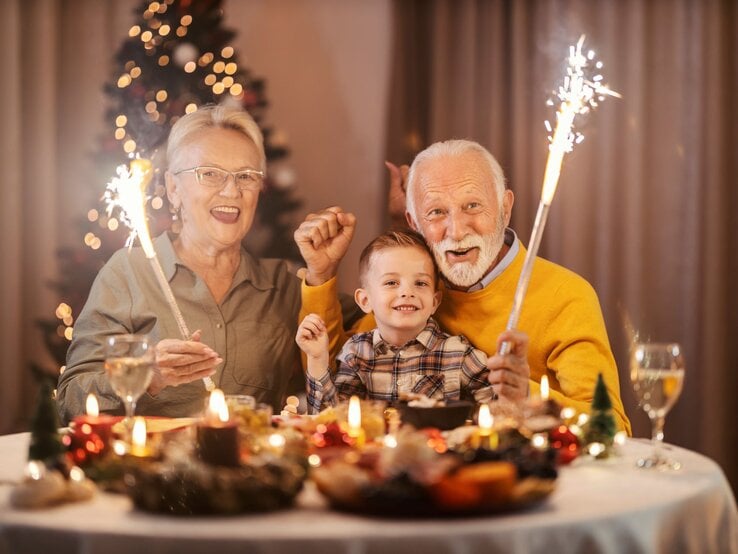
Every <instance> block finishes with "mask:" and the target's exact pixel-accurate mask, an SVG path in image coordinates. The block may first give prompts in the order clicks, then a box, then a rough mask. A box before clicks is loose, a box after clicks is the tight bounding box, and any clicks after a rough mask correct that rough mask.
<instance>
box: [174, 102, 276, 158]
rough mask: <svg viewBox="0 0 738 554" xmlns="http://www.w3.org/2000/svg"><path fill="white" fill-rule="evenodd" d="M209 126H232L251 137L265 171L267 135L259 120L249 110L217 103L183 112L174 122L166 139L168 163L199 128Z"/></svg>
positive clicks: (228, 127) (225, 127) (223, 127)
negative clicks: (260, 126) (265, 141)
mask: <svg viewBox="0 0 738 554" xmlns="http://www.w3.org/2000/svg"><path fill="white" fill-rule="evenodd" d="M210 127H217V128H221V129H233V130H234V131H238V132H239V133H242V134H243V135H244V136H245V137H246V138H248V139H249V140H251V142H253V143H254V145H255V146H256V149H257V151H258V152H259V164H260V167H259V168H258V169H261V170H262V171H266V155H265V153H264V137H263V136H262V134H261V129H259V125H257V123H256V121H254V119H253V118H252V117H251V115H249V113H248V112H247V111H245V110H243V109H241V108H239V107H234V106H220V105H215V104H209V105H206V106H200V107H199V108H198V109H197V110H196V111H194V112H192V113H188V114H186V115H183V116H182V117H181V118H179V119H178V120H177V122H176V123H175V124H174V125H172V130H171V131H170V132H169V140H168V141H167V161H168V163H169V164H171V163H172V160H173V159H174V158H175V156H176V153H177V151H178V150H179V148H180V147H181V146H182V145H184V144H185V143H187V141H188V140H190V138H194V137H195V136H196V135H197V134H198V133H199V132H200V131H202V130H204V129H207V128H210ZM177 169H179V168H177Z"/></svg>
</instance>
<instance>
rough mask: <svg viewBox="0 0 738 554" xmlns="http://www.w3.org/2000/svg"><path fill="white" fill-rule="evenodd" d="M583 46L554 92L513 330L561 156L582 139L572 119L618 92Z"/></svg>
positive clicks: (572, 53)
mask: <svg viewBox="0 0 738 554" xmlns="http://www.w3.org/2000/svg"><path fill="white" fill-rule="evenodd" d="M583 46H584V35H582V36H581V37H580V38H579V41H578V42H577V44H576V45H572V46H569V56H568V58H567V67H566V75H565V76H564V82H563V84H562V85H561V86H559V88H558V90H557V91H555V95H556V97H557V98H558V99H559V101H560V104H559V109H558V111H557V112H556V129H555V130H554V132H553V136H549V139H548V140H549V142H550V146H549V151H548V160H547V161H546V170H545V172H544V175H543V189H542V190H541V200H540V202H539V203H538V212H537V213H536V219H535V222H534V223H533V231H532V233H531V237H530V244H529V245H528V252H527V253H526V256H525V261H524V262H523V270H522V271H521V272H520V278H519V279H518V286H517V288H516V290H515V297H514V300H513V307H512V310H511V311H510V317H509V319H508V320H507V328H508V329H513V328H515V327H516V326H517V324H518V319H519V318H520V310H521V308H522V306H523V299H524V298H525V293H526V292H527V290H528V283H529V282H530V276H531V272H532V271H533V262H534V261H535V258H536V254H537V253H538V247H539V246H540V244H541V237H542V236H543V229H544V228H545V226H546V218H547V217H548V209H549V208H550V207H551V202H552V201H553V197H554V194H555V193H556V187H557V186H558V183H559V175H560V174H561V164H562V162H563V161H564V155H565V154H566V153H568V152H571V151H572V149H573V148H574V145H575V144H579V143H580V142H582V140H584V135H582V134H581V133H579V132H576V131H575V130H574V119H575V118H576V116H577V115H583V114H586V113H588V112H589V111H590V110H592V109H594V108H596V107H597V105H598V102H601V101H603V100H604V99H605V97H606V96H615V97H617V98H620V95H619V94H618V93H617V92H615V91H612V90H610V89H609V88H608V87H607V86H606V85H604V84H603V83H602V74H601V73H599V70H600V69H601V68H602V62H600V61H595V59H594V58H595V53H594V51H593V50H590V51H588V52H587V53H586V54H585V53H583V52H582V47H583ZM592 68H594V69H595V73H596V74H595V75H594V76H592V77H591V78H590V77H589V76H588V75H587V73H585V70H589V71H591V70H592ZM548 104H549V105H550V106H553V105H554V101H553V100H549V101H548ZM546 128H547V129H548V131H549V132H551V125H550V123H549V122H548V121H546ZM509 352H510V343H508V342H503V343H502V345H501V346H500V354H508V353H509Z"/></svg>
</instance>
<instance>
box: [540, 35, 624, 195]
mask: <svg viewBox="0 0 738 554" xmlns="http://www.w3.org/2000/svg"><path fill="white" fill-rule="evenodd" d="M583 46H584V35H582V36H581V37H580V38H579V41H578V42H577V44H576V46H570V47H569V57H568V59H567V64H568V65H567V68H566V76H565V77H564V84H563V85H562V86H560V87H559V89H558V90H557V91H555V95H556V97H557V98H558V99H559V101H560V102H561V103H560V105H559V109H558V111H557V112H556V129H555V130H554V133H553V136H552V137H551V136H549V141H550V143H551V144H550V146H549V153H548V160H547V161H546V170H545V173H544V177H543V191H542V192H541V202H543V203H544V204H546V205H547V206H548V205H550V204H551V201H552V200H553V197H554V194H555V193H556V187H557V185H558V183H559V175H560V174H561V163H562V161H563V159H564V154H566V153H567V152H571V150H572V148H573V147H574V144H575V143H577V144H578V143H580V142H581V141H582V140H584V135H582V134H581V133H577V132H575V131H574V118H575V117H576V116H577V115H580V114H586V113H587V112H589V111H590V110H592V109H594V108H596V107H597V105H598V100H599V101H602V99H604V97H605V96H614V97H616V98H620V94H618V93H617V92H615V91H613V90H610V88H609V87H608V86H607V85H605V84H603V83H602V79H603V77H602V75H601V74H600V73H599V72H598V73H597V74H596V75H594V76H593V77H592V78H590V77H588V75H587V73H586V70H587V69H588V68H590V67H591V66H594V67H595V68H596V69H597V70H598V71H599V69H600V68H602V62H598V61H595V60H594V51H593V50H590V51H589V53H588V54H586V55H585V54H584V53H582V47H583ZM546 127H547V128H549V129H550V127H551V125H550V124H549V123H548V122H546Z"/></svg>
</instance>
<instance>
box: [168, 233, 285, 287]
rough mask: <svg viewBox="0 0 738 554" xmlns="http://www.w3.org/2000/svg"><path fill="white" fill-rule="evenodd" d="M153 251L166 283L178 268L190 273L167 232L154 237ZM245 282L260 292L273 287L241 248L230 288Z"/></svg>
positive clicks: (260, 268)
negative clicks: (239, 259)
mask: <svg viewBox="0 0 738 554" xmlns="http://www.w3.org/2000/svg"><path fill="white" fill-rule="evenodd" d="M154 249H155V250H156V255H157V257H158V258H159V263H160V264H161V267H162V269H163V270H164V276H165V277H166V278H167V281H171V280H172V279H173V278H174V275H175V274H176V273H177V268H178V266H179V267H182V268H185V269H187V270H188V271H192V270H191V269H190V268H188V267H187V266H186V265H185V264H184V262H183V261H182V260H181V259H180V258H179V256H178V255H177V251H176V250H175V249H174V243H173V241H172V237H171V236H170V234H169V233H168V232H164V233H162V234H161V235H159V236H158V237H156V239H155V240H154ZM246 281H250V282H251V283H252V284H253V285H254V286H255V287H256V288H257V289H260V290H268V289H271V288H274V286H275V285H274V282H273V281H272V280H271V279H269V276H268V275H267V274H266V272H265V271H264V269H263V268H262V267H261V266H260V264H259V263H258V262H257V261H256V260H255V259H254V258H253V256H251V254H249V253H248V252H246V250H245V249H244V248H243V247H241V261H240V263H239V264H238V269H237V270H236V274H235V275H234V276H233V285H232V287H231V288H233V287H235V286H237V285H240V284H241V283H243V282H246Z"/></svg>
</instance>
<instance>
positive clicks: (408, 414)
mask: <svg viewBox="0 0 738 554" xmlns="http://www.w3.org/2000/svg"><path fill="white" fill-rule="evenodd" d="M397 409H398V410H399V412H400V417H401V419H402V422H403V423H404V424H407V425H412V426H413V427H415V428H416V429H422V428H424V427H435V428H436V429H441V430H449V429H454V428H455V427H460V426H462V425H464V424H465V423H466V421H467V419H468V418H469V417H470V415H471V413H472V410H473V409H474V403H473V402H470V401H468V400H458V401H455V402H445V403H442V404H438V403H435V402H434V403H433V404H431V405H425V404H420V405H418V404H415V403H413V402H400V403H399V404H398V405H397Z"/></svg>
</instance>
